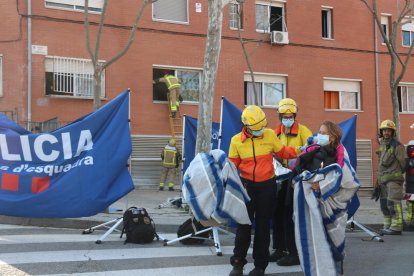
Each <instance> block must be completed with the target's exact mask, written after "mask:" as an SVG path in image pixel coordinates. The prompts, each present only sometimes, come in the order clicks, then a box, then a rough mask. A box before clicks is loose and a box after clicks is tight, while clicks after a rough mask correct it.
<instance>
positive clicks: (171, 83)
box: [164, 75, 181, 90]
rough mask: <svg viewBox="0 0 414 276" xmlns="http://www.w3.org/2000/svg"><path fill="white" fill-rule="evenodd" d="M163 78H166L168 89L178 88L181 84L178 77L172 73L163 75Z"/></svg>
mask: <svg viewBox="0 0 414 276" xmlns="http://www.w3.org/2000/svg"><path fill="white" fill-rule="evenodd" d="M164 79H165V80H166V84H167V88H168V90H172V89H176V88H180V87H181V84H180V82H179V81H178V79H177V78H176V77H175V76H173V75H165V76H164Z"/></svg>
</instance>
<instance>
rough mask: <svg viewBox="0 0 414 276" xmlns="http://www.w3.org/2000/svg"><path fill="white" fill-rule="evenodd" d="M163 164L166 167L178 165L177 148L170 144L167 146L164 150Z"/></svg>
mask: <svg viewBox="0 0 414 276" xmlns="http://www.w3.org/2000/svg"><path fill="white" fill-rule="evenodd" d="M162 156H163V159H162V165H163V166H164V167H166V168H175V167H176V166H177V148H176V147H171V146H169V145H167V146H165V148H164V150H163V152H162Z"/></svg>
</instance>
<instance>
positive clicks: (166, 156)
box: [159, 138, 181, 191]
mask: <svg viewBox="0 0 414 276" xmlns="http://www.w3.org/2000/svg"><path fill="white" fill-rule="evenodd" d="M161 159H162V175H161V180H160V188H159V189H160V191H163V190H164V183H165V181H166V180H167V177H168V176H169V180H170V182H169V184H168V190H169V191H174V183H175V181H176V178H177V168H178V165H179V162H180V160H181V154H180V152H179V151H178V149H177V147H176V141H175V139H172V138H171V139H170V140H169V141H168V145H166V146H165V148H164V150H163V151H162V153H161Z"/></svg>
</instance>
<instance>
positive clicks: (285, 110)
mask: <svg viewBox="0 0 414 276" xmlns="http://www.w3.org/2000/svg"><path fill="white" fill-rule="evenodd" d="M277 112H279V114H296V112H298V106H297V105H296V102H295V101H294V100H293V99H291V98H285V99H281V100H280V102H279V106H278V108H277Z"/></svg>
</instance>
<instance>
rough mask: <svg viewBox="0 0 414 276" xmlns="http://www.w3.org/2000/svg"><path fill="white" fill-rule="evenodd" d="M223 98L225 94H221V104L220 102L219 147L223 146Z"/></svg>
mask: <svg viewBox="0 0 414 276" xmlns="http://www.w3.org/2000/svg"><path fill="white" fill-rule="evenodd" d="M223 98H224V96H221V104H220V127H219V137H218V143H217V148H218V149H220V147H221V131H222V129H221V126H222V124H223Z"/></svg>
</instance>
